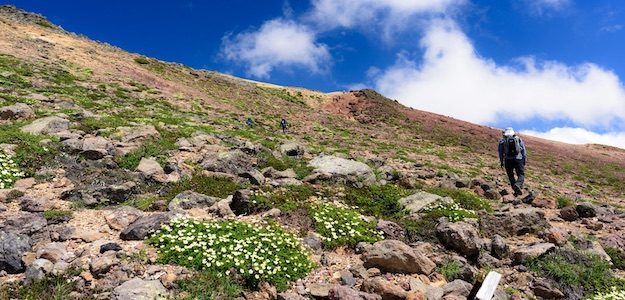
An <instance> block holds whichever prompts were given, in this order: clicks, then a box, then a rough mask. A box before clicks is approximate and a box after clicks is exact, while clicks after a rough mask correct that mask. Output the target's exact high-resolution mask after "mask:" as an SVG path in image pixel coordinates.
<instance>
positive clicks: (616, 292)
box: [588, 287, 625, 300]
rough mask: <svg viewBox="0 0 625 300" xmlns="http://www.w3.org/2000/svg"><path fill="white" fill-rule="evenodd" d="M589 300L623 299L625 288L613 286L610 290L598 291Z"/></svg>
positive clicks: (624, 297)
mask: <svg viewBox="0 0 625 300" xmlns="http://www.w3.org/2000/svg"><path fill="white" fill-rule="evenodd" d="M588 299H589V300H622V299H625V289H622V288H618V287H613V288H612V289H611V290H610V291H609V292H605V293H597V294H596V295H593V296H592V297H590V298H588Z"/></svg>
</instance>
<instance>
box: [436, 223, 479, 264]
mask: <svg viewBox="0 0 625 300" xmlns="http://www.w3.org/2000/svg"><path fill="white" fill-rule="evenodd" d="M476 225H477V224H476V223H475V222H470V221H461V222H456V223H451V222H447V220H442V221H441V222H440V223H439V224H438V226H436V234H437V236H438V238H439V239H440V241H441V242H442V243H443V244H444V245H445V246H446V247H448V248H451V249H453V250H455V251H458V253H460V254H462V255H466V256H471V257H473V256H476V255H478V254H479V253H480V249H481V248H482V242H481V238H480V233H479V231H478V230H477V226H476Z"/></svg>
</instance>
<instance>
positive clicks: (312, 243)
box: [302, 231, 323, 251]
mask: <svg viewBox="0 0 625 300" xmlns="http://www.w3.org/2000/svg"><path fill="white" fill-rule="evenodd" d="M302 243H303V244H304V245H306V246H308V248H310V249H311V250H313V251H319V250H321V248H322V247H323V241H322V240H321V237H320V236H319V234H317V233H316V232H314V231H309V232H308V235H306V237H305V238H304V240H303V241H302Z"/></svg>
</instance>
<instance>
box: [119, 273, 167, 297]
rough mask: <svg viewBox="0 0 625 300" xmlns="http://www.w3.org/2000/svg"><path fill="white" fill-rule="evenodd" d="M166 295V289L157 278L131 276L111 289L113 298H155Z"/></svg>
mask: <svg viewBox="0 0 625 300" xmlns="http://www.w3.org/2000/svg"><path fill="white" fill-rule="evenodd" d="M166 297H167V289H165V287H164V286H163V284H162V283H161V282H160V281H159V280H142V279H139V278H133V279H130V280H128V281H126V282H124V283H123V284H122V285H120V286H118V287H116V288H115V289H114V290H113V299H115V300H155V299H165V298H166Z"/></svg>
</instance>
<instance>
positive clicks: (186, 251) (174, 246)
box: [148, 217, 314, 290]
mask: <svg viewBox="0 0 625 300" xmlns="http://www.w3.org/2000/svg"><path fill="white" fill-rule="evenodd" d="M148 242H149V243H150V244H152V245H155V246H156V247H157V248H158V254H159V260H160V262H162V263H176V264H179V265H182V266H185V267H188V268H193V269H197V270H205V271H211V272H217V273H222V274H226V275H229V274H231V273H232V272H236V273H238V275H239V276H241V277H242V278H243V279H244V280H245V281H246V283H247V284H248V285H250V286H257V284H258V283H259V282H261V281H265V282H268V283H270V284H272V285H274V286H275V287H276V288H277V289H278V290H284V289H286V288H287V287H288V283H289V282H290V281H292V280H296V279H299V278H302V277H304V276H306V274H308V272H310V271H311V270H312V269H313V267H314V264H313V263H312V262H311V261H310V259H309V257H308V253H307V251H306V250H305V248H304V247H303V246H302V245H301V244H300V243H299V241H298V240H297V238H296V237H295V236H293V235H292V234H290V233H287V232H285V231H284V230H283V229H282V228H280V227H279V226H277V225H270V226H265V227H261V226H257V225H252V224H248V223H244V222H239V221H232V220H228V221H217V222H200V221H197V220H192V219H189V218H185V217H182V218H177V219H174V220H172V222H171V223H170V224H169V225H164V226H163V227H162V229H160V230H158V231H157V232H156V233H155V234H154V235H153V236H152V237H151V238H150V239H149V240H148Z"/></svg>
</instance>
